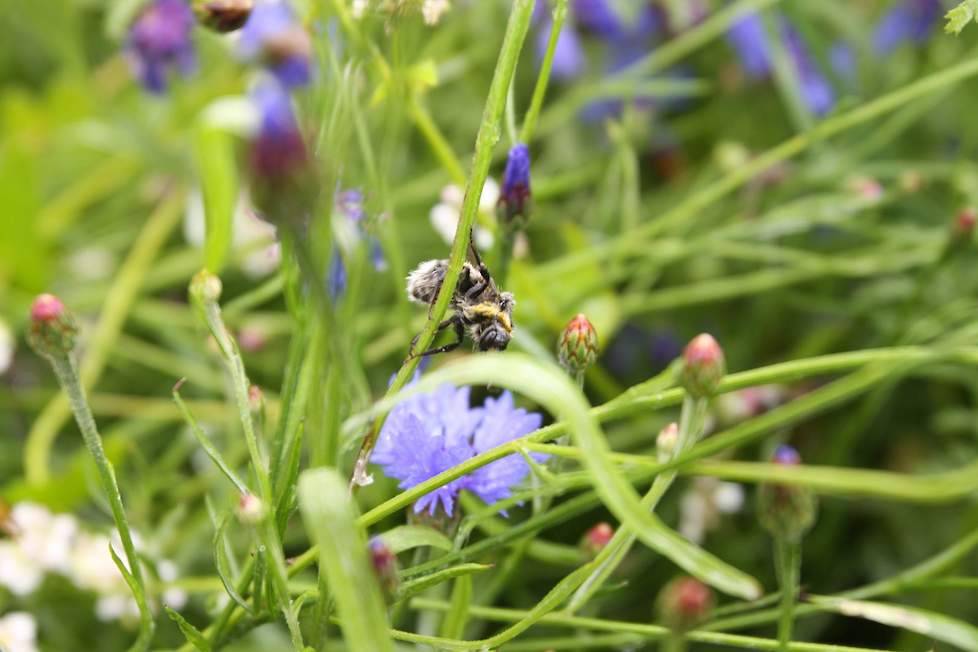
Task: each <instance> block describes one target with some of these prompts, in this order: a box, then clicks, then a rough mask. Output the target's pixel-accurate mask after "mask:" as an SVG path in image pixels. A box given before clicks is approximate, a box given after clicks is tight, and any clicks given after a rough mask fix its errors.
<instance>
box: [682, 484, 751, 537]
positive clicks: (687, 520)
mask: <svg viewBox="0 0 978 652" xmlns="http://www.w3.org/2000/svg"><path fill="white" fill-rule="evenodd" d="M743 505H744V489H743V487H741V486H740V485H739V484H736V483H734V482H721V481H719V480H717V479H716V478H696V479H694V480H693V486H692V487H690V488H689V489H688V490H687V491H686V493H684V494H683V496H682V498H681V499H680V501H679V533H680V534H682V535H683V536H684V537H686V538H687V539H689V540H690V541H692V542H693V543H702V542H703V539H704V538H705V537H706V533H707V532H709V531H710V530H714V529H716V528H717V527H718V526H719V525H720V516H721V515H723V514H734V513H736V512H739V511H740V509H741V508H742V507H743Z"/></svg>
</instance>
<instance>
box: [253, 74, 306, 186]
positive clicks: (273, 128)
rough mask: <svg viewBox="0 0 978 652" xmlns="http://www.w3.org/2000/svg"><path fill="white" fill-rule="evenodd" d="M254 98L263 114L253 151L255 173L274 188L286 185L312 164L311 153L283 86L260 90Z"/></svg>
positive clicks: (274, 84) (268, 85) (265, 87)
mask: <svg viewBox="0 0 978 652" xmlns="http://www.w3.org/2000/svg"><path fill="white" fill-rule="evenodd" d="M253 98H254V100H255V103H256V104H257V105H258V110H259V113H260V114H261V124H260V126H259V129H258V136H257V138H255V141H254V143H253V144H252V148H251V169H252V172H253V174H254V175H255V176H256V177H257V178H259V179H261V180H263V181H265V182H268V183H270V184H273V185H277V184H283V183H287V182H288V181H289V180H290V179H292V178H293V177H294V175H295V174H296V173H297V172H298V171H301V170H305V169H306V167H307V166H308V164H309V153H308V151H307V150H306V143H305V140H304V139H303V137H302V133H301V132H300V131H299V125H298V124H296V121H295V115H294V114H293V113H292V102H291V100H290V99H289V96H288V94H287V93H286V92H285V90H284V89H283V88H282V87H281V86H279V85H278V84H276V83H271V82H269V83H265V84H262V85H260V86H258V88H257V89H255V91H254V93H253Z"/></svg>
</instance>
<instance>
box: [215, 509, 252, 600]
mask: <svg viewBox="0 0 978 652" xmlns="http://www.w3.org/2000/svg"><path fill="white" fill-rule="evenodd" d="M229 518H230V517H227V516H226V517H225V518H224V520H223V521H221V523H220V525H218V526H217V530H216V531H215V532H214V541H213V544H214V566H215V568H216V569H217V576H218V577H219V578H220V580H221V584H223V585H224V590H225V591H226V592H227V594H228V596H229V597H230V598H231V599H232V600H234V601H235V603H237V604H238V606H240V607H241V608H242V609H244V610H245V613H248V614H250V613H251V606H250V605H249V604H248V602H247V601H246V600H245V599H244V597H243V596H242V595H241V594H240V593H238V591H237V589H236V588H235V587H234V579H233V577H232V572H231V563H230V560H229V559H228V550H227V542H226V540H225V538H224V529H225V528H226V527H227V524H228V520H229Z"/></svg>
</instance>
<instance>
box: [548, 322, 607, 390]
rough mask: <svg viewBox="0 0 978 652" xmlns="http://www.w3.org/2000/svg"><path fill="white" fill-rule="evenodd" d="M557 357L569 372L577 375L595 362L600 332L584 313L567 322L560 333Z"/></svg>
mask: <svg viewBox="0 0 978 652" xmlns="http://www.w3.org/2000/svg"><path fill="white" fill-rule="evenodd" d="M557 357H558V358H559V360H560V365H561V366H562V367H563V368H564V369H566V370H567V373H569V374H572V375H574V376H577V375H579V374H582V373H584V370H585V369H587V368H588V367H590V366H591V365H592V364H594V361H595V359H596V358H597V357H598V334H597V333H595V332H594V326H593V325H592V324H591V322H590V321H588V318H587V317H586V316H585V315H584V313H578V314H577V316H575V317H574V318H573V319H571V320H570V321H569V322H567V326H565V327H564V332H563V333H561V334H560V341H559V342H558V345H557Z"/></svg>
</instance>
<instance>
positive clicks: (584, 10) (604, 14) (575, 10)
mask: <svg viewBox="0 0 978 652" xmlns="http://www.w3.org/2000/svg"><path fill="white" fill-rule="evenodd" d="M571 11H572V14H573V16H574V22H576V23H577V25H578V26H580V28H581V29H583V30H585V31H587V32H588V33H590V34H593V35H595V36H597V37H598V38H602V39H605V40H607V41H614V40H616V39H618V38H621V36H622V35H623V33H624V28H623V27H622V24H621V19H620V18H619V17H618V14H616V13H615V11H614V9H612V8H611V7H610V6H609V5H608V2H607V0H573V3H572V4H571Z"/></svg>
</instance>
